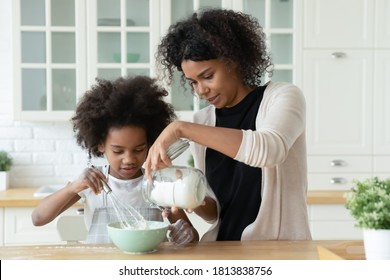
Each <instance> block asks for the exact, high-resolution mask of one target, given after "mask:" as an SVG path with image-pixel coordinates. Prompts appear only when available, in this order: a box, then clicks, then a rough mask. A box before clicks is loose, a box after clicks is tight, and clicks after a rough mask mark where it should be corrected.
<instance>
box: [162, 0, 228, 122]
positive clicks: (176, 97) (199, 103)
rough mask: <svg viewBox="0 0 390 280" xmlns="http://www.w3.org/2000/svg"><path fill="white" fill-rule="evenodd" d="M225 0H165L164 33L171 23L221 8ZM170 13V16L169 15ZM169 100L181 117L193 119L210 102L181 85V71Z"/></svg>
mask: <svg viewBox="0 0 390 280" xmlns="http://www.w3.org/2000/svg"><path fill="white" fill-rule="evenodd" d="M223 2H224V1H223V0H184V1H183V0H171V1H165V2H164V4H165V5H164V7H163V9H162V10H163V15H162V17H163V19H166V20H165V22H164V23H165V24H163V25H162V27H161V33H162V35H164V34H165V33H166V31H167V29H168V27H169V25H170V24H171V23H174V22H176V21H178V20H180V19H183V18H186V17H187V16H189V15H191V14H192V13H193V12H194V11H197V10H199V9H203V8H221V7H224V6H223ZM167 15H169V16H167ZM168 99H169V101H170V102H171V103H172V105H173V107H174V108H175V110H176V111H177V112H178V115H179V117H180V119H183V120H191V119H192V115H193V112H194V111H198V110H199V109H201V108H203V107H205V106H207V105H208V104H207V103H206V102H205V101H204V100H201V99H199V98H198V97H197V96H195V95H194V94H193V92H192V89H191V88H190V87H189V86H188V85H186V86H185V89H183V86H182V85H181V81H180V73H176V75H175V76H174V80H173V83H172V86H171V88H170V89H169V97H168Z"/></svg>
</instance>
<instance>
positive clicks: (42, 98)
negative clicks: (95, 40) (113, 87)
mask: <svg viewBox="0 0 390 280" xmlns="http://www.w3.org/2000/svg"><path fill="white" fill-rule="evenodd" d="M12 2H13V5H14V23H13V26H14V50H15V55H14V76H15V84H14V89H15V102H14V104H15V108H14V113H15V119H18V120H65V119H69V117H70V115H71V112H72V111H73V110H74V108H75V105H76V102H77V96H78V93H79V92H80V91H84V89H85V86H84V85H85V63H86V61H85V57H84V56H83V55H81V54H82V51H83V48H84V46H85V25H84V22H83V20H81V19H82V18H83V15H84V13H85V8H84V2H83V1H75V0H46V1H45V0H18V1H12Z"/></svg>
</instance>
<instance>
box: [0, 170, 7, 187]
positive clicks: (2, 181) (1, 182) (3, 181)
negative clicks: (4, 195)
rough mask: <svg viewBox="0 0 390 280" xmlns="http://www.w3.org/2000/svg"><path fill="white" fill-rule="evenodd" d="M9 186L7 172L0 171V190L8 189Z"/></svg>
mask: <svg viewBox="0 0 390 280" xmlns="http://www.w3.org/2000/svg"><path fill="white" fill-rule="evenodd" d="M8 188H9V172H8V171H0V191H5V190H8Z"/></svg>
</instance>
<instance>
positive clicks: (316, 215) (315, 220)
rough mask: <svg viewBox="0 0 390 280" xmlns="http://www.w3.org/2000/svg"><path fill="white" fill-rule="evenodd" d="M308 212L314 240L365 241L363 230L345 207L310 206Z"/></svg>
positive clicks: (329, 205)
mask: <svg viewBox="0 0 390 280" xmlns="http://www.w3.org/2000/svg"><path fill="white" fill-rule="evenodd" d="M308 212H309V223H310V230H311V234H312V238H313V239H314V240H341V239H347V240H361V239H363V236H362V230H361V229H360V228H358V227H356V226H355V224H356V221H355V220H354V218H353V217H352V216H351V215H350V213H349V211H348V209H346V208H345V206H344V205H336V204H324V205H310V206H309V207H308Z"/></svg>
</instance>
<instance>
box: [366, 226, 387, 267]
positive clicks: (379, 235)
mask: <svg viewBox="0 0 390 280" xmlns="http://www.w3.org/2000/svg"><path fill="white" fill-rule="evenodd" d="M363 239H364V250H365V252H366V259H367V260H390V229H378V230H375V229H363Z"/></svg>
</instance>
